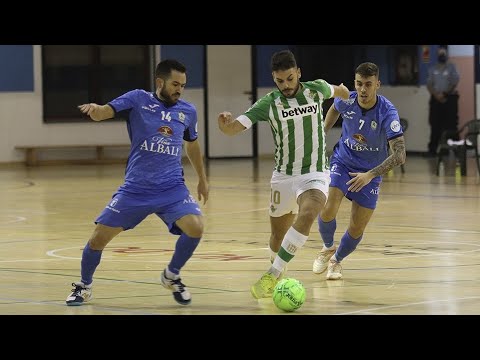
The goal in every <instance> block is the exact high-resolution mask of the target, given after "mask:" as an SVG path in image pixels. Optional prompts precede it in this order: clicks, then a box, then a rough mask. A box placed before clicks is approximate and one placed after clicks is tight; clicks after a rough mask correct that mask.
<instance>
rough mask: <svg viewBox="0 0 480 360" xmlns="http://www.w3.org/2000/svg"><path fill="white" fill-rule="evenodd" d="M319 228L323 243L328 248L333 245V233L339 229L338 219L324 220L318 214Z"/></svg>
mask: <svg viewBox="0 0 480 360" xmlns="http://www.w3.org/2000/svg"><path fill="white" fill-rule="evenodd" d="M318 230H319V231H320V235H322V240H323V243H324V244H325V246H326V247H327V248H329V247H332V246H333V235H335V230H337V219H333V220H332V221H329V222H324V221H323V220H322V219H321V218H320V216H318Z"/></svg>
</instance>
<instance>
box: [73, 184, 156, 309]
mask: <svg viewBox="0 0 480 360" xmlns="http://www.w3.org/2000/svg"><path fill="white" fill-rule="evenodd" d="M147 215H148V208H145V207H143V208H142V206H140V202H139V201H138V199H135V198H132V197H131V196H125V195H122V194H119V193H117V194H115V195H114V196H113V198H112V200H111V201H110V202H109V203H108V205H107V206H106V207H105V208H104V209H103V211H102V213H101V214H100V215H99V217H98V218H97V219H96V220H95V223H96V224H97V225H96V227H95V230H94V231H93V234H92V236H91V237H90V239H89V241H88V242H87V244H86V245H85V247H84V249H83V253H82V260H81V279H80V281H79V282H76V283H73V284H72V286H74V288H73V289H72V292H71V293H70V295H69V296H68V297H67V300H66V304H67V305H70V306H78V305H82V304H83V303H85V302H87V301H89V300H91V299H92V283H93V274H94V273H95V270H96V269H97V266H98V265H99V264H100V260H101V257H102V252H103V249H105V247H106V246H107V244H108V243H109V242H110V241H111V240H112V239H113V238H114V237H115V236H117V235H118V234H119V233H120V232H122V231H123V230H128V229H132V228H134V227H135V226H136V225H137V224H138V223H140V222H141V221H142V220H143V219H144V218H145V217H146V216H147Z"/></svg>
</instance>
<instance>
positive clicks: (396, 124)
mask: <svg viewBox="0 0 480 360" xmlns="http://www.w3.org/2000/svg"><path fill="white" fill-rule="evenodd" d="M401 128H402V126H401V125H400V122H399V121H398V120H394V121H392V122H391V124H390V129H392V131H394V132H399V131H400V129H401Z"/></svg>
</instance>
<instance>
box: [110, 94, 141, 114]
mask: <svg viewBox="0 0 480 360" xmlns="http://www.w3.org/2000/svg"><path fill="white" fill-rule="evenodd" d="M138 92H139V90H132V91H129V92H127V93H125V94H123V95H121V96H119V97H117V98H116V99H113V100H112V101H110V102H109V103H108V105H110V106H111V107H112V108H113V110H114V111H115V114H116V113H118V112H120V111H123V110H129V109H132V108H133V107H134V106H135V104H136V98H137V94H138Z"/></svg>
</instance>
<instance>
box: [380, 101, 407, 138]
mask: <svg viewBox="0 0 480 360" xmlns="http://www.w3.org/2000/svg"><path fill="white" fill-rule="evenodd" d="M383 126H384V129H385V134H386V135H387V140H388V141H390V140H392V139H395V138H397V137H399V136H402V135H403V129H402V125H401V124H400V117H399V116H398V111H397V110H396V109H395V108H390V109H389V110H388V111H387V113H386V115H385V121H384V122H383Z"/></svg>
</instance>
